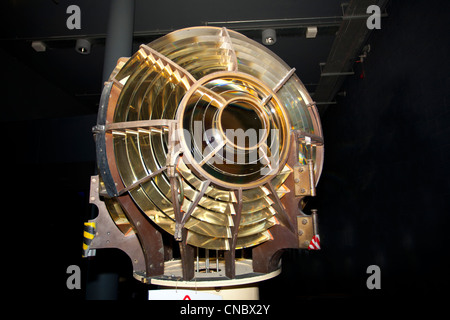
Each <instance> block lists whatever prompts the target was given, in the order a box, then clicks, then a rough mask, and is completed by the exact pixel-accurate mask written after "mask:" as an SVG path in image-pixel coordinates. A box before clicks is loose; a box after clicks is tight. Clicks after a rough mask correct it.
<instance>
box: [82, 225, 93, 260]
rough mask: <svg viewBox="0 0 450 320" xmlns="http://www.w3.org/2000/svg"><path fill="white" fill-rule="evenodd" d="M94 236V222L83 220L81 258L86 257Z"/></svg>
mask: <svg viewBox="0 0 450 320" xmlns="http://www.w3.org/2000/svg"><path fill="white" fill-rule="evenodd" d="M94 237H95V222H85V223H84V231H83V258H86V257H88V252H89V248H90V246H91V243H92V240H93V239H94Z"/></svg>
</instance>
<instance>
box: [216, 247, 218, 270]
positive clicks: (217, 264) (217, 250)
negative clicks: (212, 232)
mask: <svg viewBox="0 0 450 320" xmlns="http://www.w3.org/2000/svg"><path fill="white" fill-rule="evenodd" d="M216 272H219V250H216Z"/></svg>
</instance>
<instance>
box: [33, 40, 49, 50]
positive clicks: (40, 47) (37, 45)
mask: <svg viewBox="0 0 450 320" xmlns="http://www.w3.org/2000/svg"><path fill="white" fill-rule="evenodd" d="M31 47H32V48H33V49H34V50H35V51H36V52H44V51H45V50H47V46H46V45H45V43H44V42H42V41H33V42H32V43H31Z"/></svg>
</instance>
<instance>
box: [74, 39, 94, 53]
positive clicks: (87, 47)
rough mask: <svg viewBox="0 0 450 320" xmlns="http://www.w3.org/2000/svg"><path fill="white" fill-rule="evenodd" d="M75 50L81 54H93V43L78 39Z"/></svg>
mask: <svg viewBox="0 0 450 320" xmlns="http://www.w3.org/2000/svg"><path fill="white" fill-rule="evenodd" d="M75 50H77V52H79V53H81V54H89V53H91V42H90V41H89V40H87V39H78V40H77V44H76V45H75Z"/></svg>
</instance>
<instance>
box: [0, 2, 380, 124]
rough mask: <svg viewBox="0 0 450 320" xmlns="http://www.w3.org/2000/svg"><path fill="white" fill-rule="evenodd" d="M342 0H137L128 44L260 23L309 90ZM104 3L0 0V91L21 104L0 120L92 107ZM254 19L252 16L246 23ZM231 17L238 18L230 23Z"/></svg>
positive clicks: (97, 88)
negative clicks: (0, 75)
mask: <svg viewBox="0 0 450 320" xmlns="http://www.w3.org/2000/svg"><path fill="white" fill-rule="evenodd" d="M363 1H364V0H363ZM343 2H345V0H314V1H310V0H277V1H273V0H247V1H242V0H230V1H226V2H225V1H208V0H199V1H179V0H175V1H144V0H136V1H135V20H134V42H133V47H134V48H133V51H134V50H136V49H137V48H138V46H139V45H140V44H141V43H147V42H149V41H151V40H152V39H154V38H156V37H159V36H161V35H163V34H165V33H167V32H169V31H171V30H176V29H179V28H183V27H189V26H197V25H215V26H220V25H225V26H227V27H230V28H234V29H238V30H239V31H240V32H242V33H244V34H245V35H247V36H249V37H251V38H254V39H255V40H258V41H260V40H261V29H262V28H263V27H265V26H274V27H275V28H276V29H277V42H276V43H275V44H274V45H272V46H270V49H271V50H272V51H274V52H275V53H276V54H278V55H279V56H280V57H281V58H282V59H283V60H285V61H286V63H288V64H289V65H290V66H291V67H295V68H296V70H297V71H296V73H297V75H298V76H299V77H300V79H301V80H302V81H303V82H304V83H305V85H306V86H307V88H308V90H309V91H310V92H311V93H313V92H314V91H315V89H316V86H317V84H318V83H319V79H320V73H321V70H320V66H319V63H321V62H325V61H326V60H327V58H328V55H329V53H330V50H331V48H332V46H333V43H334V41H335V39H336V33H337V32H338V30H339V27H340V25H341V22H342V21H341V20H342V16H343V10H345V8H346V7H347V5H348V4H345V3H344V4H343ZM353 2H358V1H353ZM372 2H376V1H372ZM74 4H75V5H78V6H79V7H80V10H81V29H80V30H76V29H75V30H69V29H68V28H67V27H66V20H67V18H68V17H69V16H70V14H67V13H66V10H67V7H68V6H69V5H74ZM109 6H110V1H108V0H96V1H88V0H78V1H63V0H61V1H57V0H33V1H31V0H28V1H12V0H10V1H4V4H3V9H2V10H1V15H2V19H1V21H2V23H3V24H4V26H3V27H2V30H3V35H2V36H1V41H0V43H1V46H0V56H1V57H2V58H3V59H2V60H3V62H4V64H3V65H4V70H6V73H7V74H8V80H7V81H6V83H5V85H4V86H2V87H3V89H2V90H3V94H4V97H6V100H7V101H9V102H10V105H14V104H16V105H21V108H9V110H8V112H6V113H4V114H3V116H2V119H1V120H3V121H16V120H23V119H38V118H48V117H64V116H73V115H80V114H93V113H96V112H97V106H98V101H99V98H100V92H101V88H102V69H103V58H104V53H105V52H104V51H105V46H104V43H105V36H106V29H107V22H108V12H109ZM253 20H258V21H256V22H254V23H251V22H249V21H253ZM230 21H244V22H243V23H240V24H237V25H236V24H230V23H229V22H230ZM223 22H225V24H224V23H223ZM308 23H311V24H313V25H314V24H318V25H319V26H320V28H319V32H318V35H317V37H316V38H314V39H307V38H306V37H305V26H306V25H307V24H308ZM239 27H240V28H239ZM82 37H86V38H90V39H91V40H92V42H93V46H92V50H91V53H90V54H89V55H81V54H79V53H77V52H76V51H75V49H74V48H75V41H76V39H77V38H82ZM35 40H39V41H43V42H45V43H46V45H47V50H46V51H45V52H36V51H35V50H34V49H33V48H32V47H31V42H32V41H35ZM355 58H356V57H355ZM3 81H5V79H3ZM29 82H31V83H32V85H31V86H27V87H26V86H25V85H24V83H29ZM61 101H64V102H63V103H62V102H61Z"/></svg>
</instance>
